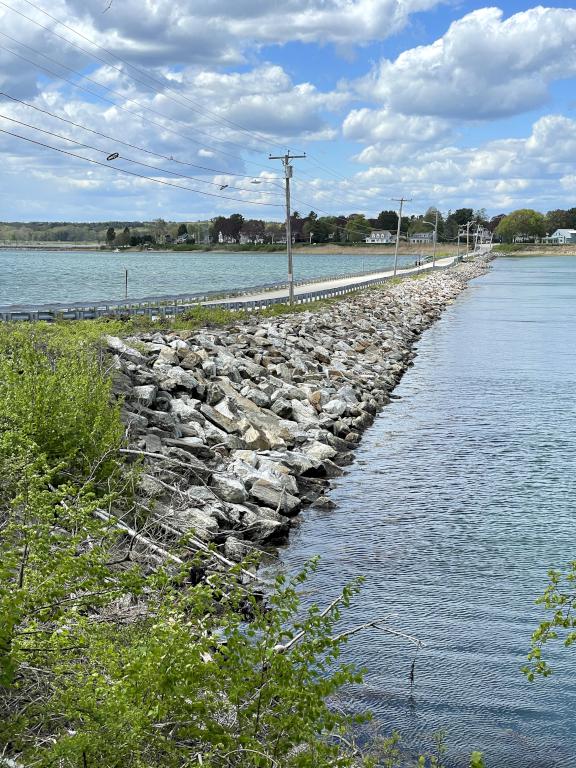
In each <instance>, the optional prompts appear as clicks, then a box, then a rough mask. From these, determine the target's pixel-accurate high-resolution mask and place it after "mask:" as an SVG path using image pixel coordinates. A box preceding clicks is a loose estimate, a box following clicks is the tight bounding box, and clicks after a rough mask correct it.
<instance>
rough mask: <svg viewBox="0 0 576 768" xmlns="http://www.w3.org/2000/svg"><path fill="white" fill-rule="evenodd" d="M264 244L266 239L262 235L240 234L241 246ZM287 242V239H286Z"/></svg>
mask: <svg viewBox="0 0 576 768" xmlns="http://www.w3.org/2000/svg"><path fill="white" fill-rule="evenodd" d="M263 242H264V238H263V237H262V236H261V235H245V234H244V233H243V232H240V245H255V244H257V245H261V244H262V243H263ZM284 242H286V238H284Z"/></svg>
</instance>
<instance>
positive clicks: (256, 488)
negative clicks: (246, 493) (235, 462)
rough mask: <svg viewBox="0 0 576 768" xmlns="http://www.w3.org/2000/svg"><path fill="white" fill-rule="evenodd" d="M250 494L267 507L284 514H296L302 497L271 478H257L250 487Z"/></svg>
mask: <svg viewBox="0 0 576 768" xmlns="http://www.w3.org/2000/svg"><path fill="white" fill-rule="evenodd" d="M250 496H251V497H252V498H253V499H256V501H258V502H260V503H261V504H264V506H266V507H270V508H271V509H275V510H278V511H279V512H281V513H282V514H284V515H295V514H297V512H298V510H299V509H300V499H299V498H298V497H297V496H293V495H292V494H291V493H289V492H288V491H286V490H285V488H283V487H282V486H281V485H280V484H276V483H273V482H270V480H264V479H260V480H256V482H255V483H254V484H253V485H252V487H251V488H250Z"/></svg>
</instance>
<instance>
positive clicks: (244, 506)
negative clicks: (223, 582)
mask: <svg viewBox="0 0 576 768" xmlns="http://www.w3.org/2000/svg"><path fill="white" fill-rule="evenodd" d="M487 262H488V258H483V259H479V260H476V261H474V262H471V263H467V264H461V265H459V266H457V267H454V268H452V269H450V270H448V271H445V272H437V273H434V274H431V275H429V276H427V277H425V278H423V279H419V280H405V281H403V282H401V283H399V284H396V285H393V286H392V285H391V286H388V287H386V288H383V289H378V290H366V291H364V292H362V293H360V294H356V295H354V296H352V297H350V298H348V299H345V300H341V301H338V302H337V303H334V304H333V305H331V306H330V307H328V308H324V309H322V310H321V311H309V312H301V313H297V314H292V315H284V316H280V317H278V318H274V319H264V318H261V317H253V318H251V319H250V320H248V321H247V322H242V323H239V324H238V325H235V326H231V327H227V328H218V329H202V330H200V331H194V332H191V331H190V332H189V331H178V332H155V333H142V334H139V335H138V336H134V337H130V338H128V339H125V340H124V341H122V340H120V339H118V338H115V337H107V338H106V343H107V344H108V348H109V351H110V354H111V355H112V356H113V366H114V370H115V376H114V393H115V394H116V395H117V396H121V397H123V398H124V405H123V419H124V422H125V424H126V428H127V434H128V442H129V445H128V449H127V456H128V457H132V458H134V459H136V458H138V457H141V458H142V461H143V464H144V468H143V471H142V473H141V475H140V486H139V493H140V494H141V495H142V497H143V503H144V505H145V506H146V508H147V509H149V510H150V515H151V525H153V526H156V528H157V530H160V531H164V533H165V534H166V535H170V534H171V535H177V534H179V533H189V532H193V534H194V535H195V536H196V537H197V538H199V539H202V540H203V541H214V542H215V543H216V544H217V545H219V546H220V548H221V551H222V552H223V554H224V555H225V556H227V557H228V558H230V559H235V560H237V559H240V558H241V557H242V556H243V555H244V554H246V552H247V551H249V549H250V548H253V547H254V546H256V547H270V546H275V545H278V544H281V543H283V542H285V541H286V539H287V537H288V534H289V530H290V527H291V525H293V521H294V517H295V516H296V515H297V514H298V513H299V511H300V510H301V509H302V507H304V506H307V505H310V504H315V505H317V506H319V507H322V508H329V507H330V506H331V502H330V499H329V496H328V495H327V494H328V493H329V486H330V481H331V480H332V479H333V478H335V477H338V476H339V475H341V474H342V473H343V469H342V467H343V466H345V465H346V464H349V463H350V462H351V461H352V459H353V451H354V448H355V447H356V446H357V444H358V442H359V440H360V436H361V434H362V432H363V430H365V429H366V428H367V427H368V426H369V425H370V424H371V423H372V422H373V420H374V417H375V415H376V414H377V413H378V411H379V410H380V409H381V408H382V406H384V405H385V404H386V403H387V402H388V401H389V396H390V393H391V392H392V390H393V389H394V387H395V386H396V385H397V383H398V382H399V380H400V379H401V377H402V375H403V374H404V372H405V371H406V368H407V367H408V366H409V365H410V364H411V361H412V359H413V357H414V354H415V353H414V350H413V347H414V342H415V341H416V340H417V339H418V337H419V336H420V335H421V333H422V332H423V331H424V330H425V329H426V328H427V327H428V326H430V325H431V324H432V323H433V322H434V321H435V320H436V319H437V318H438V317H439V315H440V314H441V312H442V310H443V309H444V308H445V307H446V306H447V305H448V304H450V303H451V302H452V301H453V300H454V299H455V298H456V296H457V295H458V294H459V293H460V292H461V291H462V290H463V289H464V288H465V286H466V283H467V281H468V280H469V279H471V278H473V277H476V276H478V275H479V274H481V273H482V272H483V271H484V270H485V269H487Z"/></svg>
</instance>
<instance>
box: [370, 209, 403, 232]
mask: <svg viewBox="0 0 576 768" xmlns="http://www.w3.org/2000/svg"><path fill="white" fill-rule="evenodd" d="M372 223H373V224H374V228H375V229H388V230H390V232H395V231H396V227H397V226H398V214H397V212H396V211H380V213H379V214H378V216H377V217H376V219H374V220H373V222H372Z"/></svg>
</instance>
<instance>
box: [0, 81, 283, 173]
mask: <svg viewBox="0 0 576 768" xmlns="http://www.w3.org/2000/svg"><path fill="white" fill-rule="evenodd" d="M0 96H4V97H6V98H7V99H10V101H14V102H16V103H17V104H22V105H23V106H25V107H29V108H30V109H34V110H35V111H36V112H41V113H42V114H44V115H49V116H50V117H53V118H55V119H56V120H60V121H61V122H63V123H67V124H68V125H72V126H74V128H80V129H81V130H83V131H88V132H89V133H93V134H95V135H96V136H102V138H104V139H108V140H110V141H114V142H115V143H117V144H122V145H123V146H125V147H130V148H131V149H137V150H139V151H140V152H145V153H146V154H147V155H152V156H154V157H158V158H161V159H163V160H168V161H169V162H173V163H178V164H179V165H186V166H190V167H191V168H199V169H200V170H203V171H209V172H210V173H216V174H222V175H225V176H238V177H239V178H243V179H254V174H248V173H234V172H232V171H223V170H221V169H218V168H210V167H209V166H206V165H199V164H198V163H190V162H188V161H186V160H180V159H178V158H176V157H174V156H172V155H163V154H162V153H161V152H154V151H153V150H151V149H146V148H145V147H140V146H138V145H137V144H131V143H130V142H129V141H123V140H122V139H118V138H116V137H114V136H109V135H108V134H106V133H102V132H101V131H97V130H96V129H94V128H88V126H86V125H82V124H81V123H75V122H74V121H73V120H69V119H68V118H66V117H62V116H61V115H55V114H54V113H53V112H50V111H49V110H47V109H42V108H41V107H38V106H36V105H35V104H30V102H28V101H23V100H22V99H17V98H16V97H15V96H11V95H10V94H9V93H6V92H5V91H0ZM277 180H278V179H276V178H259V179H258V183H259V184H273V185H274V186H278V185H277V184H276V183H275V182H276V181H277ZM214 183H216V182H214Z"/></svg>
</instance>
